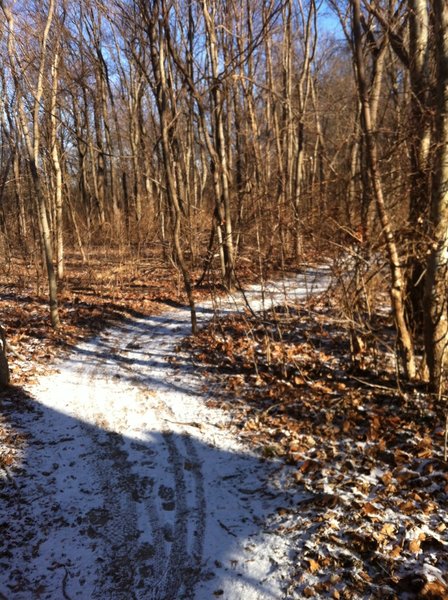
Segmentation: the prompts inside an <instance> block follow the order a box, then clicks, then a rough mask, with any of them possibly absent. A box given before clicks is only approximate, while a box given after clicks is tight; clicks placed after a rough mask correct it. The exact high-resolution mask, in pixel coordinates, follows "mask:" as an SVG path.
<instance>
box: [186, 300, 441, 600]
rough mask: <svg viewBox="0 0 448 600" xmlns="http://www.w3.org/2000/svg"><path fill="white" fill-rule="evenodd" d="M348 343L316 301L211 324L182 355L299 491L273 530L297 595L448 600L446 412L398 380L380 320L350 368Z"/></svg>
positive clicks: (323, 303)
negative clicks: (289, 539)
mask: <svg viewBox="0 0 448 600" xmlns="http://www.w3.org/2000/svg"><path fill="white" fill-rule="evenodd" d="M349 339H350V335H349V330H348V328H347V327H346V326H345V325H344V324H343V323H341V321H340V320H339V319H338V318H337V312H336V311H335V310H334V307H332V306H331V303H330V302H329V300H328V298H321V299H320V300H319V301H312V302H311V303H310V302H309V303H308V304H306V305H305V304H302V305H300V306H291V307H289V308H286V309H278V310H275V311H271V312H269V313H265V314H264V315H263V316H260V315H257V316H256V315H252V314H250V313H247V314H245V315H240V316H233V317H229V318H226V319H224V320H223V319H217V320H215V321H214V322H213V323H212V324H211V325H210V326H208V327H207V328H206V329H205V330H203V331H202V333H201V334H200V336H199V337H197V338H194V339H193V338H192V339H189V340H188V342H187V346H188V347H189V348H190V349H191V351H192V354H193V356H194V357H195V359H196V360H198V361H200V362H201V363H202V364H204V363H205V364H206V365H207V367H208V372H209V375H210V377H211V378H215V379H216V381H217V382H219V385H217V386H216V390H217V399H216V403H217V404H219V405H220V406H227V408H228V409H229V410H231V411H232V414H233V418H234V420H235V422H236V423H237V424H238V427H239V428H240V430H241V435H243V436H244V437H245V438H247V439H249V440H251V441H252V442H253V443H254V444H256V445H258V446H261V448H262V451H263V452H264V453H265V455H266V456H269V457H271V456H278V457H281V458H282V459H284V460H285V462H287V463H289V465H291V477H290V483H289V485H290V486H291V487H296V488H297V490H301V491H302V492H303V496H302V498H303V500H302V501H299V502H298V503H295V504H294V505H292V506H290V505H288V506H279V507H278V512H279V517H280V519H279V531H280V532H282V531H284V532H291V531H293V532H295V536H296V548H297V571H296V576H295V579H294V582H293V583H292V586H291V592H294V593H297V592H300V593H301V595H303V597H327V596H328V597H333V598H376V597H382V598H407V597H408V598H434V599H435V598H440V599H442V598H448V587H447V583H448V581H447V578H446V573H447V572H448V530H447V527H448V515H447V506H448V465H447V463H446V461H445V460H444V436H445V427H444V425H445V424H444V421H443V415H442V414H440V413H438V411H437V410H436V407H435V404H436V403H435V402H434V400H433V399H432V398H431V397H430V396H429V395H428V394H426V393H425V392H424V390H423V389H418V388H412V389H411V388H406V387H404V386H403V385H402V384H401V385H400V382H397V376H396V373H395V369H394V359H393V355H392V354H391V352H390V348H391V347H392V348H393V332H392V329H391V328H389V327H388V323H387V318H386V317H384V316H383V317H381V318H380V317H378V318H377V320H376V323H375V324H374V329H373V335H372V342H371V343H372V347H369V346H368V344H367V345H366V346H365V347H363V348H362V352H359V353H358V355H357V356H355V359H356V360H355V362H354V361H353V347H350V343H349ZM358 350H359V349H358ZM220 389H222V392H219V390H220Z"/></svg>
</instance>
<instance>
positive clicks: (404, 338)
mask: <svg viewBox="0 0 448 600" xmlns="http://www.w3.org/2000/svg"><path fill="white" fill-rule="evenodd" d="M352 7H353V38H354V52H355V63H356V72H357V81H358V89H359V96H360V100H361V114H362V119H361V126H362V129H363V134H364V140H365V146H366V161H367V168H368V172H369V176H370V181H371V185H372V189H373V195H374V197H375V202H376V207H377V211H378V216H379V219H380V223H381V226H382V229H383V234H384V237H385V240H386V249H387V254H388V258H389V266H390V271H391V284H392V285H391V290H390V295H391V304H392V311H393V316H394V319H395V323H396V327H397V334H398V342H399V350H400V355H401V361H402V364H403V368H404V371H405V374H406V376H407V378H408V379H414V378H415V357H414V349H413V343H412V338H411V334H410V332H409V329H408V326H407V324H406V319H405V305H404V294H405V282H404V277H403V265H402V264H401V262H400V257H399V254H398V249H397V244H396V240H395V236H394V232H393V229H392V225H391V222H390V218H389V214H388V212H387V208H386V203H385V199H384V194H383V188H382V183H381V176H380V172H379V168H378V151H377V146H376V141H375V137H374V133H373V129H372V117H371V107H370V100H369V89H368V84H367V78H366V70H365V64H364V55H363V47H362V38H361V35H362V34H361V9H360V0H352Z"/></svg>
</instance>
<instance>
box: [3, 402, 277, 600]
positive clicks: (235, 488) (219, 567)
mask: <svg viewBox="0 0 448 600" xmlns="http://www.w3.org/2000/svg"><path fill="white" fill-rule="evenodd" d="M15 396H16V397H14V394H12V397H11V399H9V400H8V399H3V400H2V401H1V402H2V404H1V405H0V406H1V407H2V412H3V415H4V419H5V420H6V421H9V424H10V425H11V427H13V428H15V429H16V430H18V431H19V432H20V434H21V436H23V437H24V440H25V441H24V446H23V450H22V451H21V452H22V458H21V461H20V465H19V467H18V468H14V469H13V470H10V471H8V473H7V475H6V476H5V477H3V473H2V476H1V478H0V490H1V491H0V515H1V516H0V523H1V535H0V539H1V542H0V598H2V599H3V598H7V599H8V600H9V599H13V598H14V599H19V600H20V599H23V600H28V599H31V598H49V599H56V598H70V599H74V598H82V599H85V598H98V599H101V600H104V599H116V598H120V599H129V598H138V599H145V600H146V599H148V598H153V599H158V600H169V599H170V600H175V599H177V598H179V599H181V598H188V599H192V598H196V599H197V600H208V599H209V598H211V597H214V595H216V596H217V597H223V598H233V599H237V598H266V599H270V598H272V599H274V598H281V597H282V594H281V593H280V590H279V588H278V587H277V585H276V584H275V581H274V580H275V560H274V559H275V558H277V560H278V556H277V557H275V556H274V557H272V570H271V572H270V567H269V560H270V557H269V556H268V555H267V552H268V550H266V551H263V552H262V554H263V555H262V556H260V552H259V551H260V547H258V554H257V553H254V552H252V551H251V549H252V546H253V544H254V541H255V539H256V536H257V535H259V534H260V531H262V530H263V528H265V527H266V523H265V522H266V519H267V516H268V515H269V514H271V513H273V512H274V511H275V509H276V508H277V507H278V506H279V505H280V504H284V502H285V501H286V500H285V498H284V497H283V495H282V494H281V493H280V492H279V491H278V490H277V489H276V488H275V486H274V485H273V484H272V479H271V477H272V473H273V471H275V470H276V469H277V468H278V465H277V466H276V464H275V463H271V464H267V463H264V464H263V465H261V461H260V459H259V458H257V457H255V456H253V455H251V454H246V453H243V452H234V451H231V450H227V449H222V448H219V447H217V446H215V445H213V443H210V444H208V443H205V442H202V441H199V440H198V439H197V438H195V437H193V436H192V435H191V436H190V435H187V434H175V433H172V432H168V431H145V430H141V431H140V432H139V434H138V436H136V438H132V437H127V436H124V435H121V434H119V433H114V432H112V431H108V430H107V428H105V427H101V426H99V425H97V426H94V425H92V424H88V423H85V422H82V421H80V420H79V419H77V418H73V417H72V416H69V415H67V414H63V413H61V412H59V411H56V410H54V409H52V408H49V407H47V406H44V405H41V404H38V403H37V402H36V400H34V399H33V398H32V397H29V396H28V397H25V398H24V397H23V396H24V394H23V393H21V394H20V393H19V394H17V393H16V395H15ZM21 398H22V399H21ZM0 473H1V470H0ZM264 535H265V536H266V539H268V538H270V539H271V540H272V539H274V534H272V535H271V536H270V535H269V534H267V533H265V534H264ZM259 543H260V542H259V540H258V544H259ZM258 563H260V565H259V566H260V568H259V569H258V567H257V564H258ZM266 565H267V566H266ZM227 590H228V591H227Z"/></svg>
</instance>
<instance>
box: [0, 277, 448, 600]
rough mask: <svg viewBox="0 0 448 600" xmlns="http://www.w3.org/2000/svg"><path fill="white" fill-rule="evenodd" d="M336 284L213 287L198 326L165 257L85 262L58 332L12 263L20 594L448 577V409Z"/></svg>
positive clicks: (306, 590)
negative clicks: (342, 299)
mask: <svg viewBox="0 0 448 600" xmlns="http://www.w3.org/2000/svg"><path fill="white" fill-rule="evenodd" d="M81 271H82V266H81V265H80V272H81ZM148 281H151V282H153V283H152V285H148V283H147V282H148ZM164 282H165V283H164ZM316 283H317V284H318V286H320V289H321V290H322V289H323V288H326V287H327V285H328V283H329V281H328V270H319V269H318V270H314V271H313V270H308V271H307V272H304V273H303V274H302V275H299V276H298V277H294V278H292V279H288V280H285V281H284V282H283V283H282V282H280V283H279V284H277V286H276V288H270V289H265V290H264V293H263V294H262V295H260V293H257V289H256V288H255V287H253V288H249V289H248V290H247V293H246V296H245V298H242V297H241V296H239V297H238V298H236V297H234V298H227V299H224V297H216V298H214V299H213V301H210V300H208V301H205V300H204V301H201V303H200V304H201V308H200V316H201V320H202V323H203V324H204V327H203V329H202V331H201V333H200V335H199V336H198V337H196V338H191V337H188V330H189V314H188V311H187V310H186V308H185V306H183V305H182V295H181V291H180V289H179V287H177V286H173V284H172V277H171V276H170V274H169V273H168V272H165V271H164V269H163V266H162V265H161V266H160V268H159V272H157V268H154V265H152V266H151V267H149V266H148V273H145V271H144V269H143V270H140V271H139V272H135V273H132V271H130V270H129V267H128V266H123V268H122V269H121V268H114V270H107V269H102V270H98V271H95V272H92V273H91V282H90V283H89V282H87V283H86V280H85V276H83V277H81V276H78V275H77V274H76V272H74V273H73V274H72V275H71V277H70V278H69V279H68V280H67V284H66V286H67V287H66V291H65V295H64V292H63V293H62V311H61V312H62V317H63V319H64V323H65V324H64V326H63V328H62V330H61V331H60V332H58V333H57V334H56V333H52V332H51V330H50V329H49V328H48V326H47V325H46V324H45V319H44V317H43V311H44V310H45V301H44V299H41V300H39V298H40V295H39V294H38V293H35V291H34V292H33V291H32V290H30V289H29V286H28V285H27V280H26V277H25V276H24V278H23V282H22V287H21V288H20V286H19V287H18V284H17V282H14V284H12V283H11V282H5V283H4V284H3V285H2V286H1V287H0V296H1V297H2V303H3V306H4V311H3V315H4V323H5V324H6V326H7V329H8V338H9V341H10V347H11V350H12V354H10V361H11V363H12V375H13V383H14V384H20V387H18V386H16V387H15V388H11V389H9V390H6V391H5V392H4V393H3V394H2V396H1V398H0V407H1V414H2V417H1V418H2V421H1V422H0V472H1V473H2V475H1V479H0V485H1V487H0V508H1V510H0V514H1V515H2V516H1V519H0V527H1V533H2V542H1V546H0V598H7V599H8V600H9V599H10V598H17V599H19V600H21V599H24V600H25V599H29V598H51V599H53V598H86V597H91V598H101V599H103V598H111V599H114V598H126V599H127V598H145V599H146V598H157V599H168V598H170V599H171V598H173V599H174V598H196V599H197V600H202V599H204V600H205V599H208V598H213V597H223V598H229V599H240V598H241V599H243V598H244V599H248V600H250V599H251V598H254V599H256V598H259V599H264V598H266V599H267V598H272V599H273V598H279V599H280V598H284V599H288V598H290V599H294V598H303V597H332V598H376V597H386V598H388V597H390V598H396V597H398V598H434V599H435V598H448V591H447V581H446V579H445V576H446V573H447V572H448V552H447V549H448V537H447V536H448V530H447V526H448V518H447V511H446V507H447V504H448V503H447V500H448V498H447V496H448V469H447V463H446V462H445V461H444V457H443V444H444V433H445V432H444V423H441V419H440V417H439V416H438V415H437V414H436V411H435V410H434V407H433V406H432V405H431V399H430V397H428V396H427V394H424V393H423V390H419V389H417V388H415V389H406V388H405V387H404V386H402V387H401V388H400V387H399V386H397V381H396V377H395V374H394V371H393V368H392V366H393V361H392V360H391V353H390V347H389V345H390V340H391V339H393V335H392V332H391V330H390V328H389V326H388V322H387V318H386V317H385V316H383V317H378V321H377V328H376V339H377V340H379V341H378V343H376V344H375V352H369V353H366V355H365V356H362V357H361V358H360V362H359V364H358V365H357V367H356V369H355V368H354V367H353V362H352V361H351V360H350V348H349V343H348V330H347V328H346V324H344V322H343V321H342V320H341V319H340V316H339V315H338V312H337V310H336V308H335V304H334V302H333V294H331V293H330V294H329V293H324V294H320V295H319V294H317V295H316V294H315V292H316V291H318V290H316V289H315V288H314V289H312V288H313V285H315V284H316ZM274 291H275V293H274ZM311 292H313V293H311ZM203 296H205V292H204V294H203ZM241 307H243V308H242V309H241ZM237 308H239V312H238V313H237V312H236V309H237ZM260 309H263V310H262V311H261V312H257V311H258V310H260ZM106 324H107V325H108V326H107V327H106V328H104V326H105V325H106ZM92 334H94V335H93V337H90V336H91V335H92ZM83 340H84V341H83Z"/></svg>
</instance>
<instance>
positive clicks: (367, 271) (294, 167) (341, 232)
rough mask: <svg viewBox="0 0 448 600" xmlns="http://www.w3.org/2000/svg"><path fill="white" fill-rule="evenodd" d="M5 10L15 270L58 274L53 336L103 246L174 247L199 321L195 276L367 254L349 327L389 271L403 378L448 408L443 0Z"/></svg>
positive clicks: (170, 253) (359, 260) (173, 259)
mask: <svg viewBox="0 0 448 600" xmlns="http://www.w3.org/2000/svg"><path fill="white" fill-rule="evenodd" d="M1 12H2V15H3V19H2V23H1V25H0V53H1V100H0V101H1V107H0V115H1V156H0V196H1V237H2V248H3V251H4V264H5V268H7V265H8V263H9V262H11V261H12V260H13V257H20V260H22V261H24V262H25V263H32V264H34V265H35V269H36V272H39V271H40V269H41V268H42V269H45V273H46V277H47V281H48V284H47V287H48V298H49V308H50V317H51V322H52V325H53V326H54V327H55V328H57V327H58V326H59V324H60V316H59V313H58V288H59V289H61V286H62V285H63V282H64V276H65V268H66V261H67V255H68V254H70V253H72V252H76V253H79V255H80V256H81V257H82V260H83V262H84V263H85V264H86V268H87V265H88V264H89V260H90V256H92V255H93V254H94V253H95V252H97V251H98V249H99V248H103V249H108V251H110V252H112V253H113V252H117V251H119V252H125V253H127V254H128V255H129V256H133V257H135V260H136V261H137V262H138V259H139V257H141V256H144V255H147V254H148V253H158V252H160V253H162V254H163V256H164V259H165V260H166V261H167V264H169V265H172V266H173V268H174V269H175V270H177V272H178V273H179V276H180V277H181V279H182V281H183V284H184V288H185V292H186V295H187V297H188V301H189V305H190V308H191V321H192V328H193V330H195V329H196V317H195V284H196V283H202V282H203V281H204V280H206V279H207V278H210V277H211V278H212V279H213V281H215V282H216V283H217V282H218V279H219V280H220V283H221V284H222V285H223V286H224V287H225V288H226V289H228V290H231V289H233V288H235V286H237V285H238V284H239V276H238V272H239V269H240V268H241V267H242V266H243V267H244V266H245V265H246V266H247V264H251V265H252V267H253V269H254V270H255V271H257V270H258V271H259V270H260V268H261V269H262V270H263V269H268V268H270V267H276V268H283V269H284V268H286V267H288V268H296V267H297V266H298V265H300V263H301V262H302V261H303V260H304V259H305V257H306V256H309V255H310V254H314V256H317V257H318V256H319V255H322V253H325V254H326V255H331V256H338V255H339V256H341V255H346V254H347V253H352V259H353V260H352V263H351V264H352V266H353V268H354V270H360V271H362V272H363V275H362V279H363V281H364V282H365V281H368V282H370V283H369V285H367V286H366V285H364V284H363V286H364V287H362V289H361V287H359V286H358V287H357V286H356V285H355V288H354V289H352V290H351V292H350V293H351V294H352V298H353V301H354V303H353V306H355V305H356V309H355V312H356V314H357V318H356V319H355V322H354V324H353V329H354V330H357V333H356V332H355V333H356V335H357V336H358V338H359V335H361V333H362V329H363V322H362V321H363V320H364V319H366V318H367V317H366V311H365V307H366V306H367V305H369V306H370V308H372V303H374V297H375V291H374V285H375V282H377V280H378V275H380V279H382V283H383V284H384V285H385V286H386V287H387V289H388V291H389V296H390V309H391V312H392V316H393V320H394V322H395V326H396V335H397V345H396V348H397V362H398V364H399V370H400V372H401V374H402V377H403V378H404V379H405V380H408V381H416V380H419V379H421V378H423V380H425V377H426V373H429V381H430V385H431V388H432V390H433V391H435V392H436V393H438V394H439V395H443V393H444V390H445V387H446V376H445V363H446V343H447V337H448V325H447V315H446V300H447V298H446V296H447V293H446V283H445V282H446V273H445V271H446V266H447V265H446V262H447V259H448V256H447V252H448V250H447V243H448V242H447V239H448V235H447V218H448V217H447V214H446V212H447V207H446V203H447V191H446V186H447V177H448V175H447V169H448V167H447V161H448V159H447V142H446V129H447V122H446V121H447V117H446V115H447V110H448V109H447V94H448V91H447V71H448V67H447V62H448V48H447V44H448V41H447V35H448V33H447V18H448V17H447V14H446V13H447V8H446V6H445V3H444V2H442V1H440V2H434V3H431V4H430V5H429V4H428V3H426V2H423V1H420V0H406V1H405V0H402V1H400V2H398V3H397V2H392V0H375V1H374V2H367V1H365V0H350V1H349V2H333V1H332V0H330V1H329V2H327V3H322V2H320V3H317V2H315V1H314V0H307V1H305V0H283V1H278V2H277V1H275V0H244V2H239V3H237V2H232V1H230V2H229V1H214V2H207V1H205V0H204V1H201V2H176V1H174V0H163V1H157V2H155V1H154V2H137V1H132V2H131V1H125V0H113V1H111V2H107V3H102V2H100V1H96V0H78V1H75V0H46V1H37V0H36V1H33V2H20V1H19V0H2V2H1ZM355 246H356V249H355V250H354V248H355ZM39 257H42V259H40V258H39ZM378 264H380V267H379V270H378V271H376V269H378ZM39 265H42V266H39ZM218 274H219V275H218ZM258 276H259V277H263V273H259V274H258ZM370 284H371V285H370ZM359 320H360V322H358V321H359ZM358 330H359V331H358ZM422 351H423V358H420V356H421V354H422Z"/></svg>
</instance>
